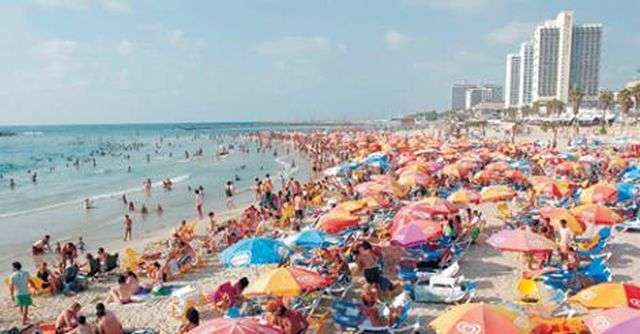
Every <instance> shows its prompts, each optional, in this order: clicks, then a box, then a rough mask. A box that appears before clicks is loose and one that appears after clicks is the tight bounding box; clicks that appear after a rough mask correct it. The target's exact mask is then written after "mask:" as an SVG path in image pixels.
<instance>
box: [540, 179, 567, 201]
mask: <svg viewBox="0 0 640 334" xmlns="http://www.w3.org/2000/svg"><path fill="white" fill-rule="evenodd" d="M533 190H534V191H535V192H536V195H538V196H546V197H556V198H559V197H565V196H567V195H568V194H569V193H571V184H570V183H569V182H567V181H551V182H544V183H537V184H535V185H534V186H533Z"/></svg>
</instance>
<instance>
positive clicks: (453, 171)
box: [441, 163, 465, 178]
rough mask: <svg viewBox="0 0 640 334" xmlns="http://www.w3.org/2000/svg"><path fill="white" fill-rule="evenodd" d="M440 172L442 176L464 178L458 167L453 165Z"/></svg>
mask: <svg viewBox="0 0 640 334" xmlns="http://www.w3.org/2000/svg"><path fill="white" fill-rule="evenodd" d="M441 171H442V174H444V175H447V176H451V177H455V178H462V177H464V176H465V175H463V174H462V172H461V171H460V169H459V168H458V165H457V164H455V163H453V164H449V165H446V166H444V168H442V170H441Z"/></svg>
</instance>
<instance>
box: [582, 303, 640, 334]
mask: <svg viewBox="0 0 640 334" xmlns="http://www.w3.org/2000/svg"><path fill="white" fill-rule="evenodd" d="M582 321H583V322H584V324H585V325H586V326H587V327H588V328H589V330H590V331H591V334H637V333H638V332H640V312H639V311H638V310H637V309H632V308H628V307H620V308H614V309H609V310H602V311H598V312H592V313H589V314H587V315H586V316H584V317H583V318H582Z"/></svg>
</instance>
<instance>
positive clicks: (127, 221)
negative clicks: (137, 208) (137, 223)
mask: <svg viewBox="0 0 640 334" xmlns="http://www.w3.org/2000/svg"><path fill="white" fill-rule="evenodd" d="M123 225H124V241H127V240H131V231H132V230H133V220H131V217H129V215H124V223H123Z"/></svg>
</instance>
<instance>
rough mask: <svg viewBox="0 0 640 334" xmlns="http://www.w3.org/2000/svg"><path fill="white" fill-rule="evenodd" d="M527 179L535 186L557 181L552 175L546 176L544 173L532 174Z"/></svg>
mask: <svg viewBox="0 0 640 334" xmlns="http://www.w3.org/2000/svg"><path fill="white" fill-rule="evenodd" d="M527 180H528V181H529V183H531V185H532V186H535V185H537V184H541V183H549V182H554V181H555V180H554V179H553V178H552V177H549V176H544V175H535V176H530V177H529V178H528V179H527Z"/></svg>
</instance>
